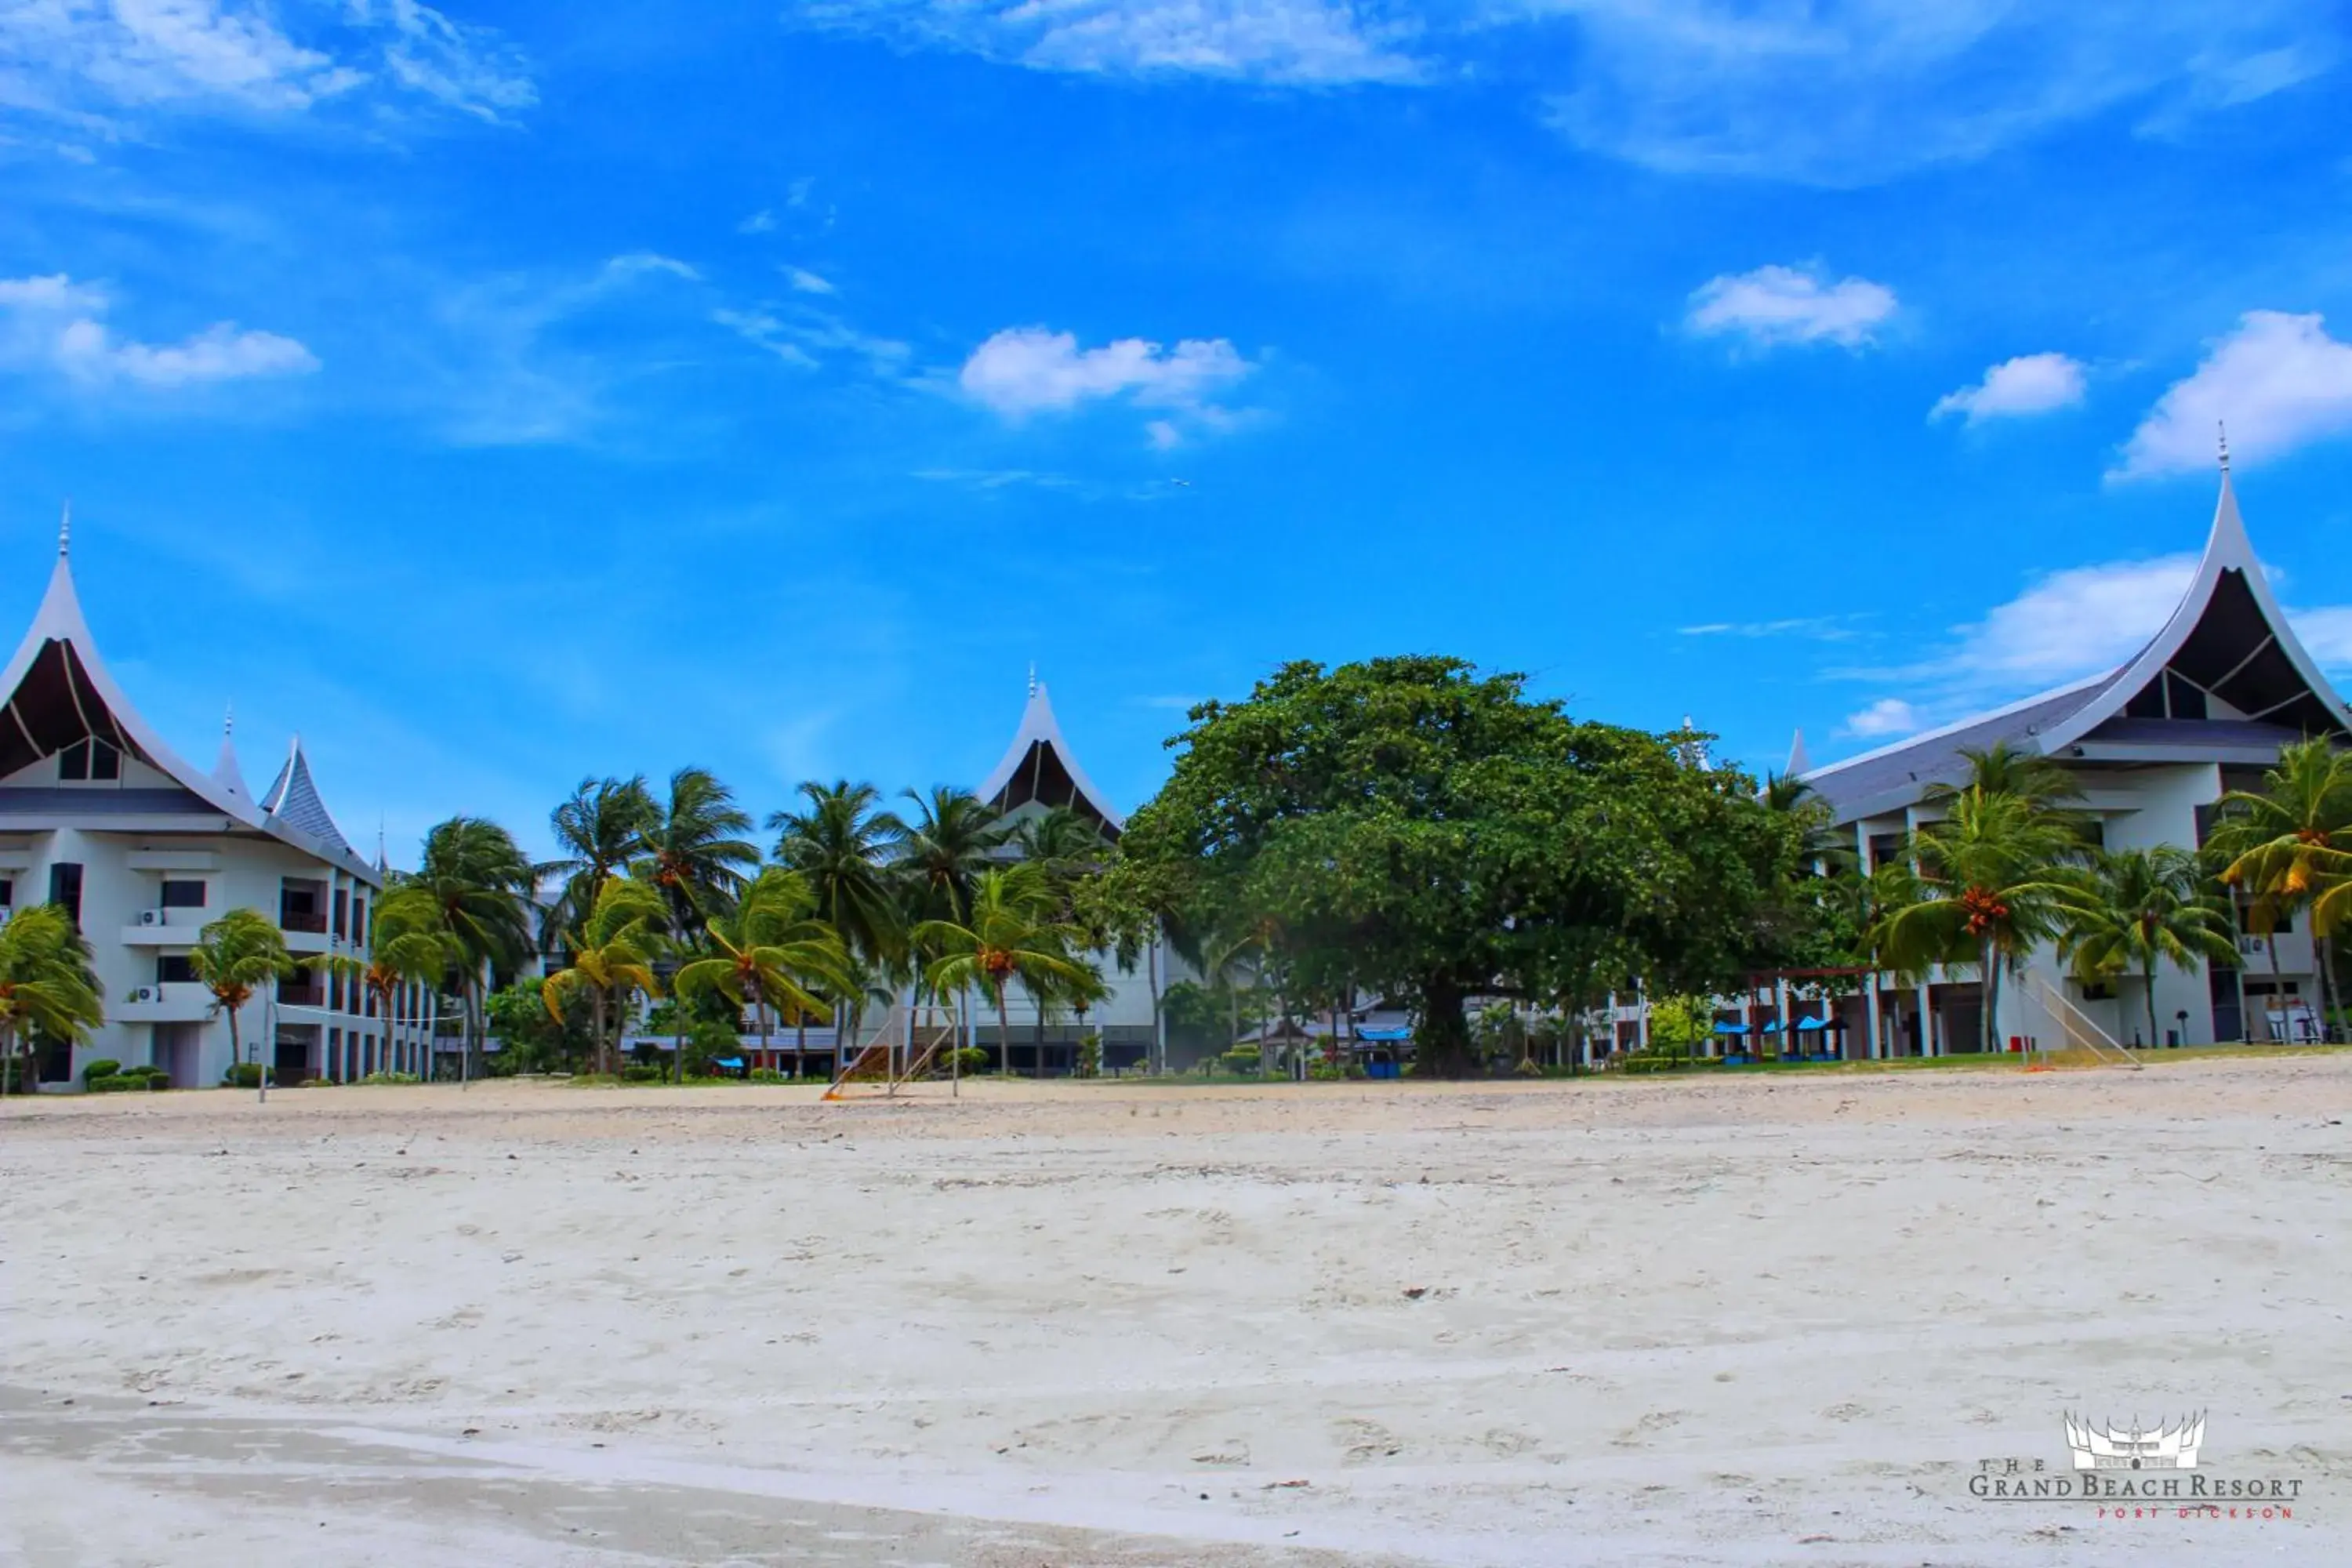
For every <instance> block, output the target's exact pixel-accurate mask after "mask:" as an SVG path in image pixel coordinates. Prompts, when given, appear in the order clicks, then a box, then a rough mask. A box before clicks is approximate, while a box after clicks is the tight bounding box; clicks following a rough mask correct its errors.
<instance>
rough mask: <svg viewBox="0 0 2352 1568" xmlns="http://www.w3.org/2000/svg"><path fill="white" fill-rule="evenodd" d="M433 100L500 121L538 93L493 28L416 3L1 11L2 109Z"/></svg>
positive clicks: (40, 0) (88, 116) (65, 5)
mask: <svg viewBox="0 0 2352 1568" xmlns="http://www.w3.org/2000/svg"><path fill="white" fill-rule="evenodd" d="M357 97H374V98H378V99H380V100H387V101H393V100H403V99H404V100H409V101H411V102H414V101H415V100H432V101H433V102H436V103H437V104H439V105H441V106H443V107H444V108H447V109H450V110H457V111H458V112H460V113H464V114H467V115H471V116H473V117H476V118H478V119H482V120H488V121H499V120H503V119H505V118H507V117H509V115H511V114H514V113H516V112H519V111H520V110H525V109H528V108H530V106H531V105H532V104H533V103H534V102H536V101H537V91H536V89H534V88H533V86H532V84H531V80H530V75H529V73H528V71H527V69H526V68H525V67H524V65H523V63H522V61H521V60H520V57H518V56H517V55H516V54H515V52H514V51H513V49H512V48H511V47H509V46H508V45H507V44H506V43H505V42H504V41H503V40H502V39H501V38H500V37H499V35H498V34H496V33H494V32H492V31H491V30H489V29H488V28H483V27H478V26H470V25H467V24H463V23H458V22H454V21H452V20H451V19H450V18H449V17H447V16H445V15H443V14H442V13H441V12H439V11H437V10H435V9H434V8H433V7H431V6H429V5H420V4H417V3H416V0H346V3H345V4H343V5H341V6H340V7H335V8H331V9H330V8H327V7H318V8H298V9H295V10H293V11H292V12H290V13H289V12H286V11H285V10H284V9H283V8H281V7H274V6H269V5H259V4H254V3H251V0H106V3H96V0H18V3H16V4H12V5H5V6H0V106H5V109H7V110H12V111H14V112H15V113H17V114H20V115H25V114H29V115H35V116H47V117H52V118H58V119H64V120H67V121H73V122H77V123H80V124H83V125H89V124H92V123H102V122H104V121H106V120H108V119H110V118H112V117H119V116H138V115H143V114H151V113H158V112H164V111H180V112H184V111H189V110H205V109H217V110H234V111H236V112H239V113H243V114H248V115H259V116H271V115H291V114H299V113H302V112H304V111H307V110H313V109H316V108H318V107H320V106H321V105H324V104H327V103H330V102H331V101H335V100H343V99H347V98H357Z"/></svg>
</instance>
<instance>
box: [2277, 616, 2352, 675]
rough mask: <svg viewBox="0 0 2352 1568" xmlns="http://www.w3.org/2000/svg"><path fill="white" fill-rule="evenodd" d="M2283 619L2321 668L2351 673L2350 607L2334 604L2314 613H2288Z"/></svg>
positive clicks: (2351, 633)
mask: <svg viewBox="0 0 2352 1568" xmlns="http://www.w3.org/2000/svg"><path fill="white" fill-rule="evenodd" d="M2286 618H2287V620H2288V621H2289V622H2290V623H2291V624H2292V625H2293V626H2294V635H2295V637H2296V639H2297V640H2298V641H2300V642H2301V643H2302V644H2303V647H2304V651H2305V652H2306V653H2308V654H2310V655H2311V657H2312V658H2314V659H2315V660H2317V661H2318V662H2319V663H2320V665H2322V666H2323V667H2324V668H2328V669H2332V670H2343V671H2346V672H2352V605H2329V606H2326V607H2325V608H2322V609H2316V610H2289V611H2288V612H2287V613H2286Z"/></svg>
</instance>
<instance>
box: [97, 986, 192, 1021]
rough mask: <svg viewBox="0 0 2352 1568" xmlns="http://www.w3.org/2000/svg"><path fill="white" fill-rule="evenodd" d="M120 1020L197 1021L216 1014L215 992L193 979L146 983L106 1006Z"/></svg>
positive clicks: (109, 1013)
mask: <svg viewBox="0 0 2352 1568" xmlns="http://www.w3.org/2000/svg"><path fill="white" fill-rule="evenodd" d="M106 1016H107V1019H108V1021H109V1022H110V1023H116V1024H197V1023H202V1022H203V1021H204V1020H205V1019H206V1018H209V1017H211V1016H213V994H212V993H211V992H210V991H208V990H206V989H205V987H204V986H203V985H201V984H197V983H196V982H195V981H193V980H167V981H163V982H161V983H160V984H146V985H142V986H140V987H138V988H137V989H136V990H134V991H132V992H131V994H129V995H128V996H126V997H124V998H123V999H122V1000H121V1001H119V1002H117V1003H115V1004H114V1005H112V1006H110V1007H109V1008H108V1009H107V1010H106Z"/></svg>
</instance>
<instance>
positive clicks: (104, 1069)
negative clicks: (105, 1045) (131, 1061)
mask: <svg viewBox="0 0 2352 1568" xmlns="http://www.w3.org/2000/svg"><path fill="white" fill-rule="evenodd" d="M121 1071H122V1064H121V1062H119V1061H116V1060H115V1059H114V1058H112V1057H100V1058H98V1059H97V1060H96V1061H94V1062H92V1063H90V1064H89V1066H88V1067H86V1068H82V1069H81V1081H82V1084H83V1087H85V1088H87V1087H88V1086H89V1080H90V1079H96V1078H114V1077H118V1076H119V1075H120V1074H121Z"/></svg>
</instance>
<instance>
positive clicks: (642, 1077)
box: [621, 1062, 669, 1083]
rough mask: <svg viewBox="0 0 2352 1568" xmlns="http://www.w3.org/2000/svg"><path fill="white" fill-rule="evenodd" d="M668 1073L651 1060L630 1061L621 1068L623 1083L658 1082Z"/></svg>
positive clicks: (666, 1076)
mask: <svg viewBox="0 0 2352 1568" xmlns="http://www.w3.org/2000/svg"><path fill="white" fill-rule="evenodd" d="M668 1077H669V1075H668V1074H667V1073H666V1072H664V1071H663V1070H662V1069H661V1068H657V1067H656V1066H654V1065H653V1064H652V1063H651V1062H631V1063H630V1064H629V1065H628V1066H627V1067H625V1068H622V1069H621V1081H622V1082H623V1083H660V1082H661V1081H662V1080H664V1079H667V1078H668Z"/></svg>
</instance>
